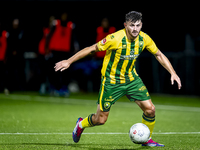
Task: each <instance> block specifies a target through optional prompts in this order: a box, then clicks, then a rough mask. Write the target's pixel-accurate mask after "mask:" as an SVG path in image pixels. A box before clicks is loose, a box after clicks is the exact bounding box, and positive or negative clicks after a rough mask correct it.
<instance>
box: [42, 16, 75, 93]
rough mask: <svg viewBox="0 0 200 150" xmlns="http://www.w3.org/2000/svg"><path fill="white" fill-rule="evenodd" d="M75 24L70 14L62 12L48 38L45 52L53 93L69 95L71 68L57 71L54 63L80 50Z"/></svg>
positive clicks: (54, 22)
mask: <svg viewBox="0 0 200 150" xmlns="http://www.w3.org/2000/svg"><path fill="white" fill-rule="evenodd" d="M74 29H75V24H74V23H73V22H71V21H69V20H68V14H67V13H62V15H61V19H60V20H54V21H53V26H52V28H51V30H50V32H49V34H48V36H47V38H46V44H45V54H46V56H48V57H47V58H46V59H48V79H49V82H50V86H51V87H50V89H51V93H52V94H54V95H60V96H68V95H69V92H68V90H67V85H68V84H69V80H70V70H67V71H64V72H62V73H61V72H55V71H54V68H53V67H54V65H55V63H56V62H58V61H59V60H62V59H67V58H69V57H70V56H71V54H73V53H74V52H77V51H78V50H79V44H78V42H77V40H76V39H75V34H74Z"/></svg>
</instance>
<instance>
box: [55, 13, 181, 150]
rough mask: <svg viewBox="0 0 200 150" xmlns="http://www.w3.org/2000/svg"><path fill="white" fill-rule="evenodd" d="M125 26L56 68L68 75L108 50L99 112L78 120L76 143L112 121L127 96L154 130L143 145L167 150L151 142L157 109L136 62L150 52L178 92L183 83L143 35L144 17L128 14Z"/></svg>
mask: <svg viewBox="0 0 200 150" xmlns="http://www.w3.org/2000/svg"><path fill="white" fill-rule="evenodd" d="M124 26H125V28H124V29H122V30H119V31H117V32H115V33H113V34H109V35H108V36H107V37H106V38H104V39H103V40H102V41H99V42H98V43H96V44H94V45H92V46H90V47H86V48H84V49H83V50H81V51H79V52H78V53H76V54H75V55H73V56H72V57H70V58H69V59H67V60H63V61H60V62H58V63H56V65H55V71H58V70H60V71H64V70H65V69H67V68H69V66H70V65H71V64H72V63H73V62H75V61H77V60H79V59H81V58H83V57H85V56H87V55H88V54H90V53H92V52H98V51H104V50H106V55H105V57H104V61H103V66H102V70H101V74H102V79H101V87H100V91H99V97H98V106H97V112H96V114H90V115H89V116H88V117H86V118H84V119H83V118H78V120H77V122H76V126H75V128H74V131H73V133H72V136H73V140H74V142H76V143H77V142H78V141H79V139H80V137H81V134H82V132H83V130H84V129H85V128H87V127H92V126H97V125H103V124H104V123H105V122H106V120H107V118H108V115H109V111H110V108H111V106H112V104H114V103H115V102H116V101H117V100H118V99H119V98H121V97H122V96H124V95H126V96H127V98H128V99H129V100H130V101H135V103H136V104H137V105H138V106H139V107H140V108H141V109H142V110H143V115H142V123H144V124H145V125H147V126H148V127H149V129H150V138H149V141H148V142H146V143H144V144H142V146H154V147H157V146H158V147H163V146H164V145H163V144H159V143H157V142H155V141H153V140H152V139H151V136H152V132H153V129H154V125H155V106H154V105H153V103H152V101H151V97H150V95H149V93H148V90H147V88H146V86H145V85H144V83H143V82H142V80H141V79H140V77H139V76H138V74H137V73H136V70H135V61H136V59H137V57H138V56H139V55H140V53H141V52H142V51H143V50H144V49H145V48H146V49H147V50H148V51H149V52H150V53H152V54H153V55H154V56H155V57H156V59H157V60H158V61H159V63H160V64H161V65H162V66H163V67H164V68H165V69H166V70H167V71H168V72H169V73H170V74H171V84H172V85H173V84H174V81H176V82H177V84H178V89H180V88H181V81H180V78H179V77H178V75H177V74H176V72H175V71H174V69H173V67H172V65H171V63H170V62H169V60H168V59H167V57H166V56H165V55H164V54H163V53H162V52H161V51H160V50H159V49H158V48H157V47H156V45H155V43H154V41H153V40H152V39H151V38H150V37H149V36H148V35H147V34H146V33H144V32H142V31H141V28H142V14H141V13H140V12H136V11H131V12H129V13H128V14H126V16H125V22H124Z"/></svg>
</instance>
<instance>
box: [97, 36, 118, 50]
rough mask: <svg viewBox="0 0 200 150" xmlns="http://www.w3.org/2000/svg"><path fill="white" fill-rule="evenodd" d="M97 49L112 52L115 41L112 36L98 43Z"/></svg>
mask: <svg viewBox="0 0 200 150" xmlns="http://www.w3.org/2000/svg"><path fill="white" fill-rule="evenodd" d="M97 47H98V49H99V51H105V50H113V49H115V48H114V47H115V39H113V38H112V35H111V34H109V35H108V36H106V38H104V39H103V40H101V41H99V42H98V43H97Z"/></svg>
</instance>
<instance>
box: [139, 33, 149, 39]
mask: <svg viewBox="0 0 200 150" xmlns="http://www.w3.org/2000/svg"><path fill="white" fill-rule="evenodd" d="M139 35H140V36H141V37H143V38H145V39H146V38H150V36H149V35H148V34H147V33H144V32H143V31H140V34H139Z"/></svg>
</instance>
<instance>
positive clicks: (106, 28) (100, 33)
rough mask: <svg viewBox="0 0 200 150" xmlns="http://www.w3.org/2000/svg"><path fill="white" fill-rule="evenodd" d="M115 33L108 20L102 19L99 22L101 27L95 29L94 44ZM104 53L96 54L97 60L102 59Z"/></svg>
mask: <svg viewBox="0 0 200 150" xmlns="http://www.w3.org/2000/svg"><path fill="white" fill-rule="evenodd" d="M115 31H116V28H115V27H112V26H110V24H109V20H108V18H103V19H102V21H101V26H99V27H98V28H97V38H96V43H97V42H99V41H101V40H102V39H103V38H105V37H106V36H107V35H108V34H111V33H114V32H115ZM105 54H106V51H101V52H97V53H96V57H97V58H100V59H102V58H104V56H105Z"/></svg>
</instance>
